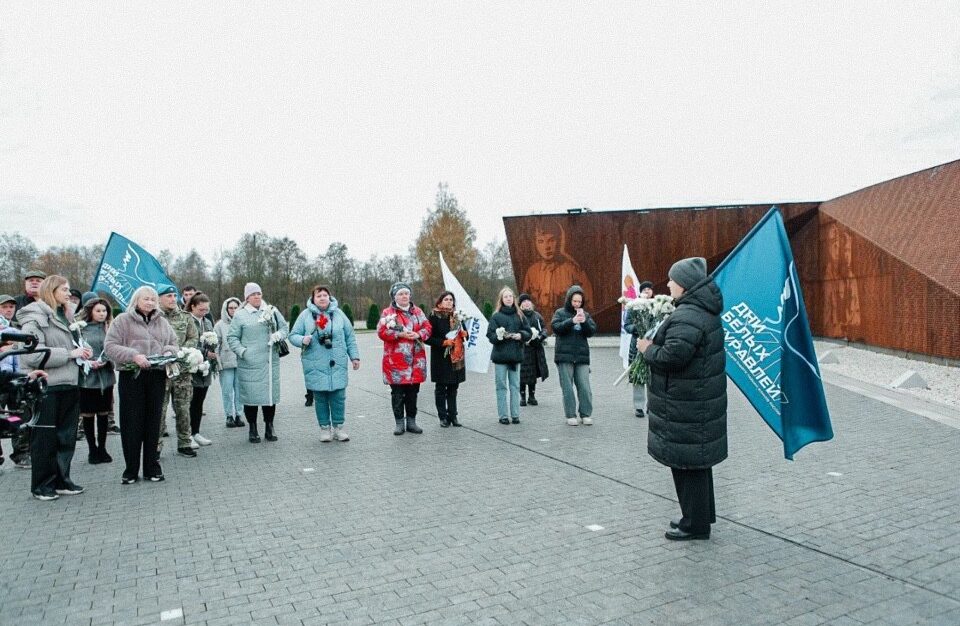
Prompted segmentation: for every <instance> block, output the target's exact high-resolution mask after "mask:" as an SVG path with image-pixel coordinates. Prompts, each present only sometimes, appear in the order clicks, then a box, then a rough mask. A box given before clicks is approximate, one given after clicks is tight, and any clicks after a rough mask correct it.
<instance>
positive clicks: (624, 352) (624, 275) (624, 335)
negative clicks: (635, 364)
mask: <svg viewBox="0 0 960 626" xmlns="http://www.w3.org/2000/svg"><path fill="white" fill-rule="evenodd" d="M639 285H640V281H639V280H637V274H636V273H635V272H634V271H633V265H631V263H630V253H629V252H627V244H623V263H621V267H620V294H621V295H622V296H623V297H624V298H626V299H627V300H633V299H635V298H639V297H640V294H639V293H637V287H638V286H639ZM626 323H627V307H626V305H621V306H620V358H622V359H623V367H624V368H626V367H630V339H631V337H630V333H628V332H627V331H625V330H624V329H623V325H624V324H626Z"/></svg>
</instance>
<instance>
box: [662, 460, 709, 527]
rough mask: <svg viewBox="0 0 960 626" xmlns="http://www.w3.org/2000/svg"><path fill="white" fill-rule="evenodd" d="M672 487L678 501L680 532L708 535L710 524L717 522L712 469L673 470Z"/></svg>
mask: <svg viewBox="0 0 960 626" xmlns="http://www.w3.org/2000/svg"><path fill="white" fill-rule="evenodd" d="M670 471H671V472H673V485H674V487H676V489H677V499H678V500H679V501H680V511H682V512H683V517H682V518H680V530H683V531H686V532H688V533H694V534H698V535H699V534H707V535H709V534H710V524H714V523H716V521H717V509H716V505H715V503H714V499H713V469H712V468H708V469H699V470H686V469H674V468H671V470H670Z"/></svg>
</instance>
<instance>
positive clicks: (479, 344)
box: [440, 253, 493, 374]
mask: <svg viewBox="0 0 960 626" xmlns="http://www.w3.org/2000/svg"><path fill="white" fill-rule="evenodd" d="M440 271H441V272H442V273H443V286H444V289H446V290H447V291H449V292H451V293H452V294H453V297H454V298H456V300H457V308H458V309H460V310H461V311H463V312H464V313H466V314H467V315H469V316H470V318H471V319H469V320H467V322H466V323H465V324H464V326H465V327H466V330H467V332H468V333H469V335H470V336H469V337H467V339H466V341H464V344H465V348H466V354H465V356H464V361H465V366H466V368H467V371H469V372H479V373H481V374H486V373H487V370H488V369H489V367H490V353H491V352H492V351H493V345H492V344H491V343H490V342H489V341H487V327H488V326H489V323H488V322H487V318H486V317H484V316H483V311H481V310H480V307H478V306H477V305H476V303H474V301H473V298H471V297H470V295H469V294H467V290H466V289H464V288H463V285H461V284H460V281H459V280H457V277H456V276H454V275H453V272H451V271H450V268H449V267H447V264H446V262H445V261H444V260H443V254H442V253H440Z"/></svg>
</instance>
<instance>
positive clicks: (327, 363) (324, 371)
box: [290, 296, 360, 391]
mask: <svg viewBox="0 0 960 626" xmlns="http://www.w3.org/2000/svg"><path fill="white" fill-rule="evenodd" d="M324 313H325V314H326V315H327V318H328V319H329V320H330V321H329V325H328V328H329V329H330V330H331V335H332V341H333V345H332V346H331V347H330V348H326V347H324V345H323V342H322V341H320V336H319V331H318V330H317V317H318V316H319V315H321V312H320V309H319V308H317V305H315V304H314V303H313V300H312V299H310V300H308V301H307V308H306V309H304V311H303V312H302V313H300V316H299V317H297V321H296V322H294V324H293V328H292V329H291V330H290V343H292V344H293V345H295V346H297V347H298V348H300V349H301V351H300V360H301V362H302V364H303V380H304V382H305V383H306V386H307V389H309V390H310V391H336V390H337V389H344V388H346V386H347V371H348V370H349V368H350V361H352V360H354V359H359V358H360V351H359V350H358V349H357V337H356V335H355V334H354V332H353V326H352V325H351V324H350V320H348V319H347V316H346V315H345V314H344V313H343V311H341V310H340V308H339V306H338V305H337V299H336V298H334V297H333V296H331V297H330V306H328V307H327V310H326V311H325V312H324ZM307 335H310V336H312V339H311V340H310V344H309V345H308V346H307V347H306V348H304V347H303V338H304V337H305V336H307Z"/></svg>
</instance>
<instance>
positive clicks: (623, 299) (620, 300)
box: [617, 296, 628, 304]
mask: <svg viewBox="0 0 960 626" xmlns="http://www.w3.org/2000/svg"><path fill="white" fill-rule="evenodd" d="M627 302H628V300H627V298H626V296H620V297H619V298H617V304H626V303H627Z"/></svg>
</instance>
